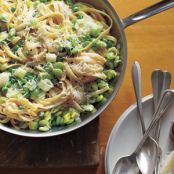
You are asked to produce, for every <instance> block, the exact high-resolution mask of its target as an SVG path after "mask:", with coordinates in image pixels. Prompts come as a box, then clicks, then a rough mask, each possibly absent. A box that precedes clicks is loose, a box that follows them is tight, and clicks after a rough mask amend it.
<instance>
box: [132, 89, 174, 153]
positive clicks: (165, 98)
mask: <svg viewBox="0 0 174 174" xmlns="http://www.w3.org/2000/svg"><path fill="white" fill-rule="evenodd" d="M172 99H174V91H172V90H166V91H165V92H164V93H163V95H162V98H161V100H160V102H159V104H158V109H157V111H156V112H155V114H154V116H153V119H152V122H151V124H150V126H149V128H148V129H147V131H146V132H145V134H144V136H143V139H142V140H141V142H140V143H139V145H138V146H137V148H136V150H135V153H139V152H140V150H141V148H142V146H143V144H144V142H145V141H146V139H147V138H148V136H149V135H150V133H151V131H152V129H153V128H154V126H155V125H156V124H157V123H158V122H159V120H160V119H161V118H162V116H163V114H164V112H165V111H166V109H167V108H168V107H169V106H170V104H171V101H172Z"/></svg>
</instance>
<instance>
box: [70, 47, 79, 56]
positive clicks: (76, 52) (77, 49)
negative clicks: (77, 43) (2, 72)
mask: <svg viewBox="0 0 174 174" xmlns="http://www.w3.org/2000/svg"><path fill="white" fill-rule="evenodd" d="M80 51H81V49H80V48H77V47H76V48H73V50H72V51H71V54H72V55H76V54H78V53H79V52H80Z"/></svg>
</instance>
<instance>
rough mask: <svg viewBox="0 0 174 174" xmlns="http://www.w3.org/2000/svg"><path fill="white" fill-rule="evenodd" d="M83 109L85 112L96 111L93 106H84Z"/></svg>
mask: <svg viewBox="0 0 174 174" xmlns="http://www.w3.org/2000/svg"><path fill="white" fill-rule="evenodd" d="M82 108H83V110H84V111H87V112H92V111H93V110H94V106H93V105H84V106H82Z"/></svg>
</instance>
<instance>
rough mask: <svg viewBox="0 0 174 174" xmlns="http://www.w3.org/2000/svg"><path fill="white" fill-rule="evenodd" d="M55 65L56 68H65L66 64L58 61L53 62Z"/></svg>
mask: <svg viewBox="0 0 174 174" xmlns="http://www.w3.org/2000/svg"><path fill="white" fill-rule="evenodd" d="M53 67H54V68H56V69H61V70H63V68H64V64H63V63H62V62H56V63H54V64H53Z"/></svg>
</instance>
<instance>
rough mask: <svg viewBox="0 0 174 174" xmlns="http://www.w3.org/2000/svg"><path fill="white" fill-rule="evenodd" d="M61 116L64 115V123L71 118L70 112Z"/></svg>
mask: <svg viewBox="0 0 174 174" xmlns="http://www.w3.org/2000/svg"><path fill="white" fill-rule="evenodd" d="M63 117H64V123H65V124H68V123H69V121H70V120H71V114H70V113H67V114H65V115H64V116H63Z"/></svg>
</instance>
